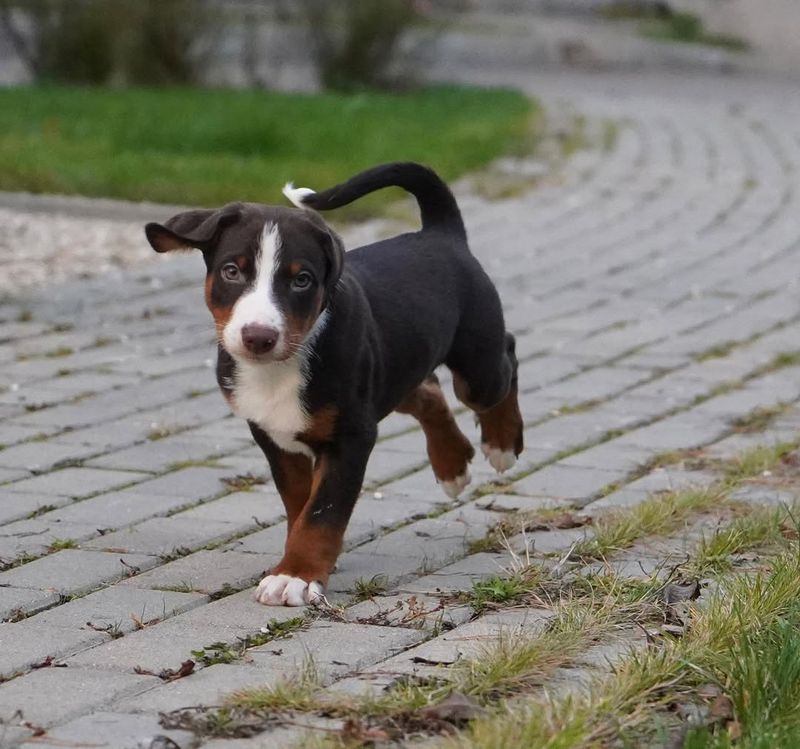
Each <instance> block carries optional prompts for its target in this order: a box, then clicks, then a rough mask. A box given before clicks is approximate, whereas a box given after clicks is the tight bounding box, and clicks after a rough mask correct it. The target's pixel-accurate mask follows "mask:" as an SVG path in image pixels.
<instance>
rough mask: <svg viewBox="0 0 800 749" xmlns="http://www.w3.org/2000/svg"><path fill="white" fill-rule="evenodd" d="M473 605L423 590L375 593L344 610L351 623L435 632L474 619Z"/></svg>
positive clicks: (345, 616)
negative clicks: (448, 600)
mask: <svg viewBox="0 0 800 749" xmlns="http://www.w3.org/2000/svg"><path fill="white" fill-rule="evenodd" d="M472 615H473V611H472V608H471V607H470V606H452V605H447V604H445V603H443V602H442V599H441V598H438V597H437V596H431V595H425V594H424V593H395V594H392V595H380V596H374V597H372V598H369V599H367V600H366V601H361V603H357V604H355V605H354V606H348V607H347V608H346V609H345V610H344V618H345V619H346V620H347V621H349V622H359V623H361V624H378V625H381V626H401V627H406V628H410V629H425V630H428V631H436V630H438V629H440V628H442V627H443V626H444V627H447V628H452V627H454V626H456V627H457V626H458V625H460V624H464V623H465V622H467V621H469V620H470V619H471V618H472Z"/></svg>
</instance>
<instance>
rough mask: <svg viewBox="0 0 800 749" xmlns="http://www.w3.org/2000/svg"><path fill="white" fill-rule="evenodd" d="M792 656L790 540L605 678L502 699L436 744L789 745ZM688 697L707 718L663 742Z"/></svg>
mask: <svg viewBox="0 0 800 749" xmlns="http://www.w3.org/2000/svg"><path fill="white" fill-rule="evenodd" d="M798 664H800V556H798V552H797V549H796V548H795V549H792V550H790V551H787V552H785V553H784V554H783V555H782V556H781V557H780V558H779V559H777V560H776V561H775V562H774V564H773V566H772V569H771V570H769V571H768V572H766V573H763V574H758V575H755V576H753V577H750V576H738V577H734V578H732V579H729V580H727V581H725V582H724V583H723V584H722V586H721V587H720V588H719V590H718V592H717V593H716V594H715V595H713V596H712V597H711V598H710V599H709V600H708V601H707V602H706V603H705V604H704V605H702V606H698V605H693V606H692V607H691V612H690V615H689V626H688V627H687V630H686V634H685V635H684V636H683V637H682V638H672V637H664V638H660V639H659V641H657V642H655V641H654V643H653V645H652V646H651V647H650V648H648V649H646V650H642V651H639V652H637V653H635V654H634V655H631V656H629V657H628V658H626V659H625V660H624V661H623V662H621V663H618V664H616V666H615V669H614V673H613V674H612V675H611V676H610V677H606V678H599V679H596V680H595V682H594V683H593V684H592V685H591V686H590V688H589V690H588V691H587V692H585V693H581V692H577V693H576V692H572V693H567V694H565V695H560V696H559V695H554V696H549V695H548V694H547V693H545V694H544V695H536V696H533V697H532V698H531V699H527V700H525V701H518V702H513V703H511V702H510V703H507V704H506V705H504V706H501V707H500V708H499V709H498V710H496V711H495V712H494V713H493V714H492V715H491V716H490V717H488V718H485V719H478V720H475V721H473V722H472V723H471V725H470V726H469V728H468V729H467V730H466V731H465V732H463V733H461V734H459V735H457V736H455V737H453V738H451V739H449V740H448V741H446V742H444V743H443V744H442V745H441V746H443V747H446V748H447V749H494V748H495V747H497V749H500V748H501V747H507V746H537V747H548V748H550V749H557V748H563V749H567V747H575V748H576V749H579V748H581V747H583V748H585V749H589V748H590V747H599V746H665V745H670V746H683V747H695V749H700V747H713V748H714V749H717V748H722V747H725V748H727V747H733V746H737V747H738V746H741V747H767V746H770V747H773V746H774V747H779V748H780V747H787V749H788V747H792V746H796V741H797V738H796V737H797V730H798V726H799V725H800V710H798V707H797V705H798V704H799V702H798V699H799V698H800V687H799V686H798V685H800V679H799V678H798V677H799V676H800V673H799V672H800V666H798ZM704 695H708V696H704ZM715 705H716V714H715V713H714V712H712V707H714V706H715ZM720 705H721V706H722V707H723V708H724V709H720ZM692 706H694V707H695V710H694V711H693V714H696V715H700V716H702V715H704V714H705V715H706V716H707V717H706V719H705V721H702V718H701V721H702V722H701V727H700V728H697V729H695V730H694V732H693V733H692V734H691V735H690V736H689V737H688V738H687V742H686V743H684V742H677V743H676V742H675V741H673V742H672V743H668V741H667V740H668V739H669V738H670V737H673V738H674V737H675V736H680V735H681V733H683V732H685V730H686V727H684V726H682V725H681V724H680V722H679V719H678V718H677V717H676V715H679V714H680V713H681V712H684V713H686V712H690V711H689V709H688V708H691V707H692ZM704 707H705V713H703V712H702V710H703V708H704ZM681 708H683V710H681ZM702 723H705V725H702ZM688 725H690V724H687V726H688ZM735 736H739V737H740V738H739V739H734V737H735Z"/></svg>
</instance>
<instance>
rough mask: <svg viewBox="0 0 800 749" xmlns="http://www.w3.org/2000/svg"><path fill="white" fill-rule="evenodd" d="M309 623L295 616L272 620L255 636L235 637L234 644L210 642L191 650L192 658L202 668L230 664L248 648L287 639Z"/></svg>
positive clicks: (305, 619) (303, 617)
mask: <svg viewBox="0 0 800 749" xmlns="http://www.w3.org/2000/svg"><path fill="white" fill-rule="evenodd" d="M308 623H309V620H308V619H307V618H306V617H305V616H296V617H294V618H293V619H287V620H286V621H283V622H280V621H277V620H276V619H272V620H271V621H270V622H269V624H267V625H266V626H265V627H263V628H262V631H261V632H259V633H257V634H252V635H246V636H245V637H237V638H236V642H235V643H229V642H212V643H211V644H210V645H206V646H205V647H204V648H202V649H201V650H192V656H193V657H194V658H195V659H196V660H197V662H198V663H200V664H201V665H202V666H213V665H215V664H217V663H232V662H233V661H235V660H238V659H239V658H241V657H242V656H243V655H244V654H245V652H246V651H247V650H248V649H249V648H255V647H258V646H259V645H266V644H267V643H268V642H272V641H273V640H279V639H282V638H284V637H288V636H289V635H290V634H291V633H292V632H296V631H297V630H299V629H301V628H302V627H304V626H305V625H307V624H308Z"/></svg>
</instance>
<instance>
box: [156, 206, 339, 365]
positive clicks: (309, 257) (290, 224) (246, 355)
mask: <svg viewBox="0 0 800 749" xmlns="http://www.w3.org/2000/svg"><path fill="white" fill-rule="evenodd" d="M145 234H146V235H147V239H148V241H149V242H150V245H151V246H152V247H153V249H154V250H155V251H156V252H170V251H173V250H185V249H192V248H195V249H198V250H200V251H201V252H202V253H203V259H204V260H205V263H206V269H207V275H206V285H205V297H206V304H207V305H208V308H209V310H211V314H212V315H213V316H214V321H215V323H216V328H217V338H218V339H219V342H220V343H221V344H222V346H223V347H224V348H225V349H226V350H227V351H228V353H230V354H231V356H233V357H234V359H238V360H245V361H263V362H266V361H283V360H286V359H288V358H290V357H291V356H292V355H293V354H294V353H296V352H297V351H298V350H299V348H300V347H301V345H302V344H303V342H304V341H305V340H306V339H307V337H308V335H309V334H310V333H311V331H312V330H313V329H314V325H315V324H316V323H317V321H318V320H319V319H320V316H321V315H322V312H323V310H325V308H326V307H327V305H328V304H329V302H330V300H331V297H332V295H333V292H334V289H335V287H336V283H337V281H338V280H339V277H340V275H341V273H342V266H343V264H344V247H343V245H342V241H341V239H340V238H339V237H338V236H337V235H336V233H335V232H334V231H333V230H332V229H330V228H329V227H328V226H327V224H326V223H325V222H324V221H323V220H322V219H321V218H320V217H319V216H318V215H317V214H315V213H313V212H311V211H307V210H298V209H296V208H280V207H272V206H262V205H257V204H253V203H231V204H230V205H226V206H224V207H223V208H220V209H218V210H193V211H186V212H184V213H179V214H178V215H177V216H173V217H172V218H171V219H169V221H167V222H166V223H164V224H155V223H151V224H147V226H146V227H145Z"/></svg>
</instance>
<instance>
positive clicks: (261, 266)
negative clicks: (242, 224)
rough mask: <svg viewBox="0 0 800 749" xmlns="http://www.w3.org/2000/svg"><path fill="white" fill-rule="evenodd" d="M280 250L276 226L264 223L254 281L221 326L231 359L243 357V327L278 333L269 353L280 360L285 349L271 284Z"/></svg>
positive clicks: (283, 330)
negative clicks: (273, 329) (254, 326)
mask: <svg viewBox="0 0 800 749" xmlns="http://www.w3.org/2000/svg"><path fill="white" fill-rule="evenodd" d="M280 247H281V235H280V233H279V231H278V227H277V226H276V225H275V224H272V223H266V224H264V230H263V231H262V232H261V240H260V241H259V247H258V252H257V254H256V278H255V282H254V283H253V285H252V286H251V287H250V289H249V290H247V291H245V293H244V294H242V296H240V297H239V299H238V300H237V302H236V304H234V305H233V312H232V314H231V319H230V320H229V321H228V324H227V325H226V326H225V330H224V332H223V334H222V341H223V344H224V345H225V348H226V349H227V350H228V352H229V353H230V354H231V355H232V356H233V357H237V358H238V357H243V358H247V350H246V349H245V347H244V344H243V343H242V328H243V327H244V326H245V325H266V326H268V327H270V328H275V330H277V331H278V333H279V334H280V336H279V338H278V342H277V343H276V344H275V348H274V349H273V353H274V355H275V356H276V357H280V356H281V355H282V354H283V353H284V349H285V348H286V320H285V318H284V316H283V312H281V309H280V307H278V305H277V302H276V301H275V292H274V287H273V282H274V278H275V271H276V270H277V267H278V264H277V255H278V252H279V250H280Z"/></svg>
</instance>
